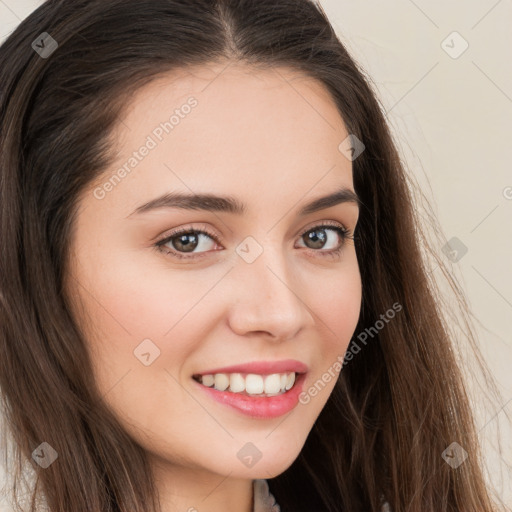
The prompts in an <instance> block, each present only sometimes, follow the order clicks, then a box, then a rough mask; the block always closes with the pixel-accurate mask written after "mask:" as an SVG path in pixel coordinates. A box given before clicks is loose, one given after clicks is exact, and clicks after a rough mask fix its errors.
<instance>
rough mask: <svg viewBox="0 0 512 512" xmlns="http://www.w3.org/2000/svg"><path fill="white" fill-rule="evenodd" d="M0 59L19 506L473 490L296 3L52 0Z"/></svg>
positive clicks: (425, 310)
mask: <svg viewBox="0 0 512 512" xmlns="http://www.w3.org/2000/svg"><path fill="white" fill-rule="evenodd" d="M0 64H1V66H0V69H1V70H2V71H1V72H0V73H1V84H2V85H1V87H2V89H1V91H2V92H1V118H2V131H1V144H2V179H1V188H0V191H1V192H0V193H1V198H0V205H1V206H0V207H1V236H2V241H3V245H2V256H1V264H2V272H1V279H2V281H1V290H2V295H1V299H2V300H1V308H0V311H1V325H2V331H1V333H2V334H1V337H0V339H1V343H2V346H1V347H2V365H1V371H0V386H1V389H2V395H3V400H4V408H5V416H6V420H7V422H8V426H9V429H10V432H11V433H12V436H13V440H14V441H15V447H16V450H18V451H17V452H16V453H17V454H19V455H20V456H23V457H25V458H27V459H28V460H30V461H31V464H32V469H33V470H34V472H35V475H36V476H37V486H36V487H35V488H34V489H33V491H34V493H33V497H34V500H33V502H32V504H31V507H34V508H31V510H35V507H36V506H41V507H43V506H47V508H48V509H49V510H51V511H52V512H54V511H61V510H62V511H64V510H66V511H73V512H78V511H86V510H87V511H91V510H98V511H107V510H109V511H112V510H119V511H131V512H142V511H145V512H147V511H157V510H161V511H162V512H171V511H173V512H174V511H177V510H188V511H195V510H198V511H206V510H208V511H210V512H216V511H219V510H237V511H244V512H250V511H263V510H274V511H279V510H281V511H283V512H285V511H308V512H311V511H332V512H334V511H341V510H347V511H348V510H350V511H357V510H361V511H362V510H364V511H368V510H393V511H396V512H399V511H404V510H408V511H414V512H419V511H425V510H436V511H466V512H469V511H477V510H478V511H485V512H491V511H493V510H497V509H496V508H495V507H496V505H495V504H494V503H492V501H491V499H490V495H489V492H488V490H487V489H486V487H485V483H484V479H483V476H482V471H481V468H480V459H479V457H480V455H479V448H478V444H477V440H476V435H475V428H474V424H473V420H472V417H471V411H470V407H469V403H468V399H467V397H466V394H465V390H464V387H463V384H462V379H461V372H460V369H459V368H458V366H457V365H456V361H455V358H454V356H453V353H452V349H451V345H450V343H451V340H450V337H449V335H448V330H447V328H446V326H445V324H444V320H443V317H442V315H441V312H440V310H439V305H438V303H437V295H436V293H437V292H436V291H435V289H434V286H433V283H432V282H430V281H429V279H428V272H427V270H426V268H425V264H424V260H423V258H422V254H421V251H420V240H419V238H418V234H417V233H418V232H419V231H418V229H419V228H418V224H417V221H416V218H415V214H414V203H413V201H412V199H411V195H410V192H409V189H408V182H407V179H408V178H407V176H406V175H405V172H404V170H403V167H402V164H401V162H400V159H399V156H398V154H397V151H396V149H395V146H394V144H393V141H392V138H391V135H390V133H389V130H388V127H387V125H386V122H385V119H384V117H383V114H382V112H381V110H380V108H379V104H378V102H377V100H376V98H375V95H374V93H373V91H372V90H371V88H370V86H369V85H368V83H367V81H366V80H365V78H364V76H363V74H362V73H361V71H360V70H359V69H358V67H357V65H356V64H355V62H354V61H353V60H352V59H351V57H350V56H349V55H348V54H347V52H346V50H345V48H344V47H343V46H342V44H341V43H340V42H339V40H338V39H337V38H336V36H335V34H334V31H333V29H332V27H331V26H330V24H329V22H328V20H327V19H326V17H325V14H324V13H323V12H322V10H321V9H320V8H319V7H318V6H317V5H315V4H314V3H313V2H310V1H307V0H279V1H275V0H272V1H270V0H258V1H254V0H252V1H250V0H238V1H229V0H194V1H184V0H165V1H164V0H108V1H105V0H101V1H100V0H80V1H78V0H77V1H70V0H66V1H48V2H46V3H45V4H43V5H42V6H41V7H40V8H39V9H37V10H36V11H35V12H34V13H33V14H32V15H30V16H29V17H28V18H27V19H26V20H24V21H23V22H22V23H21V24H20V25H19V27H18V28H17V29H16V30H15V32H14V33H13V34H12V35H11V36H10V37H9V38H8V39H7V40H6V42H5V43H4V44H3V46H2V48H1V49H0ZM438 264H439V265H440V267H441V268H442V264H443V263H442V261H438ZM460 300H461V301H463V297H460ZM468 454H469V456H467V455H468ZM10 467H12V468H14V465H13V464H11V466H10ZM21 474H22V467H21V464H19V465H18V466H16V471H14V469H13V478H14V480H15V481H16V482H18V481H19V480H20V477H21ZM13 489H14V485H13ZM274 502H275V503H274Z"/></svg>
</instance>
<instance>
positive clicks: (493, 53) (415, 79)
mask: <svg viewBox="0 0 512 512" xmlns="http://www.w3.org/2000/svg"><path fill="white" fill-rule="evenodd" d="M320 3H321V5H322V6H323V8H324V9H325V11H326V13H327V15H328V16H329V18H330V19H331V22H332V24H333V26H334V27H335V29H336V31H337V33H338V34H339V36H340V38H341V40H342V41H343V42H344V43H345V44H346V46H347V48H348V50H349V52H351V54H352V55H353V56H354V57H355V59H356V60H357V61H358V62H359V63H360V64H361V66H362V67H363V68H364V70H365V71H366V72H367V74H368V75H369V76H370V77H371V78H372V80H373V82H374V85H375V88H376V90H377V91H378V94H379V97H380V99H381V102H382V105H383V107H384V109H385V111H386V112H387V116H388V120H389V122H390V124H391V126H392V129H393V131H394V133H395V135H396V138H397V140H398V142H399V147H400V149H401V151H402V154H403V157H404V160H405V161H406V162H407V164H408V167H409V168H410V170H411V172H412V173H413V174H414V175H415V176H416V179H417V180H418V181H419V182H420V184H421V185H422V188H423V190H424V192H425V194H426V195H427V197H428V198H429V200H430V201H431V202H432V204H433V206H434V208H435V210H436V212H437V215H438V217H439V220H440V224H441V227H442V231H443V235H444V236H445V237H446V239H447V240H449V239H451V238H452V237H457V238H458V239H459V240H460V241H461V242H462V243H463V244H464V245H465V246H466V247H467V249H468V251H467V253H466V254H465V255H464V256H463V257H462V258H461V259H460V260H459V261H458V262H456V263H453V271H454V273H455V274H456V275H457V277H458V278H459V279H460V280H461V281H462V285H463V287H464V289H465V291H466V293H467V296H468V299H469V302H470V304H471V306H472V309H473V314H474V317H475V321H476V322H477V327H478V331H477V333H478V335H479V343H480V346H481V350H482V353H483V356H484V358H485V361H486V362H487V363H488V364H489V365H490V367H491V370H492V372H493V374H494V375H495V377H496V379H497V381H498V384H499V386H500V390H501V392H502V394H503V397H502V398H503V399H502V401H501V402H500V404H499V405H498V406H492V407H491V408H489V407H487V408H486V409H485V410H483V409H482V412H478V415H477V427H478V428H479V436H480V439H481V441H482V446H483V448H484V453H485V455H486V457H487V463H488V468H489V471H490V478H491V479H492V482H493V485H494V486H495V488H496V492H497V494H498V496H500V497H501V498H503V499H504V500H506V502H507V503H508V504H512V484H511V482H512V472H510V471H509V470H507V468H506V467H505V465H504V464H503V460H504V461H505V462H506V463H507V464H509V465H512V442H511V437H512V436H511V428H510V420H509V419H507V416H506V414H509V416H512V372H511V371H510V369H511V367H512V271H511V265H510V262H511V260H512V222H511V219H512V172H511V171H512V168H511V164H510V162H511V161H512V143H511V142H510V140H509V137H510V135H511V132H512V64H511V62H512V52H511V49H512V30H511V28H512V27H511V21H512V2H511V1H510V0H498V1H496V0H479V1H475V0H472V1H466V2H460V1H459V2H443V1H441V0H430V1H428V2H427V1H426V0H422V1H420V0H417V1H413V0H387V1H386V2H382V1H378V0H359V1H357V2H356V1H348V0H322V1H321V2H320ZM40 4H41V2H40V1H35V0H0V40H2V41H3V40H4V39H5V37H6V36H7V35H8V34H9V33H10V32H11V31H12V30H13V29H14V28H15V27H16V26H17V24H18V23H19V22H20V21H21V20H22V19H23V18H24V17H26V16H27V15H28V14H30V12H32V11H33V10H34V9H35V8H36V7H37V6H39V5H40ZM44 29H45V27H41V31H43V30H44ZM453 32H457V34H453ZM36 36H37V34H34V37H36ZM466 45H467V49H465V51H462V50H464V48H465V47H466ZM438 250H439V253H440V254H442V252H441V246H439V247H438ZM443 257H445V256H443ZM435 272H436V269H435V268H434V269H433V275H435ZM483 405H484V406H486V404H485V403H484V404H483ZM479 411H480V409H479ZM498 427H499V428H500V429H501V432H502V434H503V439H502V450H503V458H500V456H499V455H498V454H497V452H496V435H497V428H498ZM6 510H7V509H6Z"/></svg>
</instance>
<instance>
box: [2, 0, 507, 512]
mask: <svg viewBox="0 0 512 512" xmlns="http://www.w3.org/2000/svg"><path fill="white" fill-rule="evenodd" d="M45 32H46V33H47V34H49V36H50V37H51V38H53V40H54V41H55V43H54V42H53V41H52V40H51V39H49V37H48V36H47V35H45V34H43V33H45ZM38 42H39V43H38ZM33 43H35V45H34V44H33ZM44 51H46V52H47V53H46V54H44ZM218 60H226V62H237V61H239V62H244V63H247V64H249V65H252V66H255V67H272V68H274V69H276V70H277V69H278V68H279V67H282V66H286V67H291V68H294V69H296V70H299V71H302V72H303V73H304V74H306V75H308V76H310V77H313V78H315V79H317V80H319V81H321V82H322V83H323V84H325V86H326V87H327V88H328V90H329V92H330V93H331V94H332V98H333V100H334V101H335V104H336V106H337V108H338V109H339V112H340V115H341V116H342V118H343V121H344V123H345V126H346V127H347V130H348V132H349V133H350V134H353V135H355V136H356V137H357V138H358V139H359V140H360V141H362V142H363V143H364V145H365V150H364V151H363V152H362V153H361V154H360V155H359V156H358V157H357V158H356V159H355V160H354V161H353V162H352V164H353V179H354V188H355V190H356V192H357V194H358V196H359V197H360V198H361V200H362V208H361V211H360V216H359V222H358V225H357V229H356V232H355V244H356V252H357V258H358V263H359V268H360V271H361V279H362V285H363V299H362V304H361V314H360V318H359V323H358V325H357V328H356V332H355V334H360V333H363V332H367V333H370V332H371V333H372V335H371V339H370V338H368V342H367V343H366V344H365V345H364V346H362V347H361V345H362V343H361V337H359V341H358V339H357V338H356V337H354V339H353V340H351V344H350V345H349V348H348V351H347V353H349V352H352V353H353V354H354V357H353V359H352V360H350V361H345V363H346V364H344V365H343V369H342V371H341V373H340V375H339V379H338V381H337V383H336V386H335V389H334V391H333V392H332V394H331V396H330V398H329V400H328V402H327V404H326V405H325V407H324V409H323V410H322V412H321V414H320V416H319V418H318V420H317V421H316V423H315V425H314V427H313V429H312V430H311V432H310V434H309V436H308V438H307V440H306V443H305V445H304V447H303V449H302V450H301V452H300V454H299V456H298V457H297V459H296V460H295V461H294V462H293V464H292V465H291V466H290V467H289V468H288V469H287V470H286V471H285V472H284V473H283V474H281V475H279V476H277V477H275V478H273V479H271V480H269V486H270V490H271V492H272V493H273V494H274V496H275V497H276V500H277V502H278V503H279V504H280V506H281V508H282V510H283V512H288V511H290V512H291V511H293V512H296V511H308V512H312V511H329V512H335V511H336V512H338V511H340V510H350V511H351V512H356V511H365V512H367V511H370V510H371V511H378V510H380V509H381V506H382V499H383V498H385V500H386V501H387V502H388V503H389V505H390V507H391V510H392V511H393V512H405V511H408V512H425V511H427V510H428V511H430V510H435V511H436V512H448V511H463V512H491V511H493V510H497V508H495V507H496V505H495V504H494V503H493V502H492V500H491V497H490V491H489V490H488V489H487V488H486V485H485V482H484V477H483V472H482V464H483V461H482V458H481V454H480V447H479V444H478V439H477V434H476V429H475V424H474V419H473V417H472V412H471V409H470V402H469V399H468V395H467V392H466V388H465V383H464V382H463V379H462V375H461V371H460V367H459V366H458V363H457V360H456V356H455V353H454V350H453V346H454V344H453V343H452V341H453V339H452V338H453V336H451V335H450V331H449V328H448V325H447V321H446V319H445V318H444V316H443V311H442V308H443V303H442V299H441V294H440V292H439V291H438V290H437V288H436V284H435V282H434V280H433V279H432V276H431V275H430V274H429V272H430V270H432V269H431V268H427V259H426V258H425V257H424V255H423V254H422V247H423V248H426V249H427V250H428V251H430V253H431V256H432V257H433V259H434V260H435V261H436V264H437V265H438V267H439V268H440V270H438V271H437V273H438V274H439V273H440V272H442V273H443V274H444V275H445V277H446V278H447V279H448V281H449V283H450V284H451V286H452V287H453V289H454V292H455V293H456V294H457V301H458V302H457V303H458V304H459V305H460V306H461V308H460V309H461V311H462V312H463V313H464V312H465V311H466V310H467V305H466V303H465V299H464V296H463V294H462V292H461V291H460V289H459V287H458V286H457V284H456V281H455V279H454V278H453V277H452V276H451V274H450V272H448V271H447V270H445V264H444V260H443V259H442V258H441V257H439V256H438V255H437V251H438V248H432V247H431V246H430V245H429V243H428V238H427V237H426V236H424V235H423V234H422V230H421V226H420V219H418V216H417V212H416V208H417V207H418V204H417V202H416V201H415V200H414V197H413V193H412V190H413V189H414V187H413V181H412V179H411V177H410V176H408V175H407V173H406V171H405V169H404V165H403V163H402V162H401V159H400V156H399V154H398V152H397V149H396V147H395V145H394V142H393V140H392V137H391V134H390V131H389V128H388V126H387V123H386V119H385V115H384V114H383V111H382V108H381V106H380V104H379V102H378V100H377V95H376V93H375V92H374V91H373V89H372V86H371V85H370V80H369V79H368V78H366V77H365V74H364V72H363V70H362V69H360V68H359V67H358V65H357V64H356V63H355V62H354V61H353V60H352V58H351V57H350V56H349V54H348V53H347V51H346V49H345V48H344V46H343V45H342V43H341V42H340V40H339V39H338V38H337V36H336V34H335V33H334V31H333V28H332V27H331V25H330V24H329V21H328V20H327V18H326V16H325V13H324V12H323V11H322V9H321V8H320V7H318V6H317V5H316V4H315V3H314V2H312V1H308V0H50V1H47V2H46V3H44V4H43V5H42V6H41V7H39V8H38V9H37V10H36V11H34V12H33V13H32V14H31V15H30V16H28V18H26V19H25V20H24V21H23V22H21V23H20V25H19V26H18V27H17V28H16V30H15V31H14V32H13V33H12V34H11V35H10V36H9V37H8V38H7V40H6V41H5V42H4V43H3V45H2V47H1V48H0V84H1V85H0V94H1V96H0V118H1V128H0V130H1V131H0V135H1V141H0V142H1V146H0V147H1V174H0V212H1V214H0V215H1V216H0V222H1V225H0V239H1V241H2V244H1V258H0V262H1V272H0V279H1V281H0V285H1V289H0V290H1V294H0V347H1V362H0V387H1V390H2V404H3V407H4V415H5V421H6V425H7V427H8V428H9V431H10V433H11V434H12V439H13V441H14V442H13V450H14V454H15V461H10V462H8V463H9V469H10V470H11V471H12V474H11V477H12V478H13V479H14V483H15V485H13V490H14V494H16V489H19V488H20V485H22V484H21V482H22V475H23V463H24V462H26V460H28V461H29V462H30V464H29V468H28V469H31V470H32V472H33V473H34V476H35V477H36V482H37V483H36V485H35V486H34V487H33V488H32V489H30V488H29V491H28V495H29V497H30V498H31V499H30V510H35V509H36V506H38V500H37V499H36V498H38V497H39V496H41V499H40V500H39V505H40V506H43V505H44V504H45V503H46V504H47V506H48V507H49V509H50V510H51V511H52V512H57V511H59V512H61V511H62V512H63V511H66V512H81V511H83V512H86V511H87V512H90V511H91V510H94V511H98V512H100V511H101V512H107V511H110V512H114V511H125V512H128V511H130V512H150V511H157V510H159V508H158V497H157V492H156V489H155V486H154V482H153V479H152V477H151V471H150V467H149V464H148V461H147V459H146V454H145V452H144V450H143V449H142V448H141V447H140V446H139V445H137V444H136V443H135V442H134V441H133V440H132V439H131V438H130V437H129V436H128V435H127V433H126V432H125V431H124V430H123V428H122V427H121V425H120V424H118V423H117V421H116V420H115V418H114V417H113V415H112V414H111V412H110V411H109V410H108V408H107V407H106V406H105V405H104V404H103V402H102V400H101V396H99V394H98V392H97V390H96V388H95V386H94V382H93V381H92V375H93V371H92V367H91V361H90V360H89V358H88V352H87V349H86V347H87V344H86V340H85V339H84V337H83V335H82V333H81V332H80V330H79V329H78V327H77V325H76V322H75V319H74V317H73V315H72V314H71V308H70V305H71V300H72V297H69V296H67V295H66V293H65V286H64V285H65V282H66V278H69V277H70V276H68V270H67V269H68V267H67V262H68V261H69V240H70V238H71V233H72V230H73V221H74V219H75V215H76V202H77V198H78V196H79V194H80V192H81V191H83V190H84V189H85V187H86V186H88V185H89V184H90V183H92V182H93V180H95V179H96V178H98V176H100V175H101V173H102V172H103V171H104V170H105V169H106V167H107V166H108V165H109V163H110V162H111V161H112V160H111V159H112V148H113V143H112V140H111V137H110V136H111V133H112V130H113V127H114V126H115V122H116V120H117V119H118V118H119V115H120V113H121V112H122V109H123V107H124V106H126V105H127V104H129V102H130V96H131V94H132V93H133V92H134V91H136V90H137V89H138V88H139V87H141V86H142V85H144V84H146V83H149V82H150V81H151V80H153V79H155V78H156V77H157V76H158V75H161V74H163V73H170V72H172V71H173V70H175V69H178V68H183V67H185V66H193V65H201V64H207V63H210V62H214V61H218ZM432 222H434V220H433V219H432ZM422 244H423V246H422ZM428 251H427V252H428ZM393 304H398V305H400V312H399V313H397V314H396V315H394V318H393V319H392V320H390V321H388V322H386V325H385V327H383V328H376V327H375V326H376V325H378V324H376V322H378V321H379V319H381V318H382V315H383V314H384V313H385V312H386V311H388V310H390V308H392V306H393ZM464 314H465V315H466V316H464V317H463V318H464V319H466V320H465V321H467V322H469V319H468V316H467V314H466V313H464ZM469 325H470V324H469V323H467V324H466V326H469ZM371 328H373V331H371V330H370V329H371ZM467 342H468V343H469V345H470V346H471V347H472V348H473V349H474V350H475V351H477V350H478V348H477V345H476V343H475V341H474V338H473V335H472V334H471V330H470V329H469V328H468V329H467ZM356 346H357V347H359V350H356V348H355V347H356ZM477 360H478V361H480V360H481V358H477ZM482 369H483V370H485V368H484V367H482ZM485 371H486V370H485ZM486 378H487V379H488V381H489V383H490V384H492V383H491V376H490V375H487V374H486ZM496 389H497V388H496V387H493V390H494V391H495V392H496ZM454 441H456V442H457V443H458V444H459V445H460V446H461V447H463V448H464V450H465V451H466V452H467V453H468V454H469V456H468V458H467V459H466V460H465V461H464V462H463V463H462V464H460V465H459V466H458V467H456V468H455V467H452V466H451V465H450V464H448V463H447V462H446V461H445V459H444V458H443V457H442V454H443V453H444V451H445V450H446V448H447V447H449V446H450V444H451V443H452V442H454ZM42 442H47V443H48V444H49V445H50V446H51V447H53V448H54V449H55V450H56V452H57V453H58V463H55V464H51V465H50V466H49V467H47V468H46V469H42V468H41V467H40V466H39V465H38V464H35V463H34V462H33V459H32V453H33V452H34V450H35V449H36V448H38V447H39V446H40V445H41V443H42ZM14 497H15V496H14Z"/></svg>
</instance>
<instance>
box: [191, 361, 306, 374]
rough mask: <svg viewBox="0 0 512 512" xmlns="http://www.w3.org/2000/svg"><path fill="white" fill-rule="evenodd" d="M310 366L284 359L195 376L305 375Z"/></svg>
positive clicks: (245, 364)
mask: <svg viewBox="0 0 512 512" xmlns="http://www.w3.org/2000/svg"><path fill="white" fill-rule="evenodd" d="M308 369H309V368H308V366H307V365H306V364H304V363H301V362H300V361H297V360H296V359H283V360H281V361H253V362H250V363H243V364H236V365H234V366H224V367H222V368H213V369H211V370H207V371H204V372H200V373H195V374H194V375H213V374H215V373H256V374H259V375H270V374H272V373H289V372H295V373H298V374H303V373H306V372H307V371H308Z"/></svg>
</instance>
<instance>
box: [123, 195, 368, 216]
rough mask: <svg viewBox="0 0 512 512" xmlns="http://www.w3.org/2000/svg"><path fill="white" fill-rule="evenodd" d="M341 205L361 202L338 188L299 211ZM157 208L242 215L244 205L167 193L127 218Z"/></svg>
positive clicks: (227, 199) (230, 200)
mask: <svg viewBox="0 0 512 512" xmlns="http://www.w3.org/2000/svg"><path fill="white" fill-rule="evenodd" d="M341 203H355V204H356V205H357V207H358V208H359V207H360V206H361V204H362V203H361V200H360V199H359V196H358V195H357V194H356V193H355V192H354V191H353V190H351V189H348V188H340V189H338V190H337V191H336V192H334V193H332V194H329V195H327V196H323V197H319V198H317V199H315V200H313V201H311V202H310V203H308V204H306V205H305V206H303V207H302V208H301V210H299V216H300V217H303V216H305V215H309V214H311V213H314V212H317V211H319V210H324V209H326V208H330V207H332V206H336V205H338V204H341ZM158 208H182V209H184V210H204V211H211V212H226V213H232V214H235V215H243V214H244V213H245V212H246V208H245V205H244V204H243V203H242V202H240V201H239V200H238V199H237V198H235V197H232V196H216V195H213V194H184V193H181V192H168V193H165V194H163V195H161V196H159V197H157V198H155V199H152V200H151V201H149V202H147V203H145V204H143V205H141V206H139V207H138V208H136V209H135V210H134V211H133V212H132V213H130V215H128V217H131V216H132V215H134V214H142V213H145V212H149V211H151V210H156V209H158Z"/></svg>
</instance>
